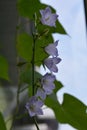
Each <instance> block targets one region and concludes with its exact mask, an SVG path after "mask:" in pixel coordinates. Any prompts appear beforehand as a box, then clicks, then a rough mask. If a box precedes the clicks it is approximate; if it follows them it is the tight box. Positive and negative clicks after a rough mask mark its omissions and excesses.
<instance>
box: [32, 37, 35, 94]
mask: <svg viewBox="0 0 87 130" xmlns="http://www.w3.org/2000/svg"><path fill="white" fill-rule="evenodd" d="M32 53H33V54H32V95H34V90H35V88H34V80H35V79H34V63H35V37H34V35H33V46H32Z"/></svg>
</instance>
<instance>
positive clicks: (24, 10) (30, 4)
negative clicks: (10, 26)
mask: <svg viewBox="0 0 87 130" xmlns="http://www.w3.org/2000/svg"><path fill="white" fill-rule="evenodd" d="M17 6H18V11H19V14H20V15H21V16H23V17H28V18H29V19H33V17H34V14H35V13H36V14H37V17H38V18H39V17H40V12H39V11H40V9H45V8H46V7H47V6H48V5H45V4H42V3H40V1H39V0H18V4H17ZM50 8H51V9H52V12H53V13H56V11H55V9H54V8H52V7H51V6H50ZM41 26H42V24H41ZM41 26H40V28H42V27H41ZM45 27H46V26H45ZM47 27H48V28H50V33H60V34H67V33H66V31H65V29H64V28H63V26H62V25H61V23H60V22H59V21H58V20H57V22H56V28H55V27H49V26H47Z"/></svg>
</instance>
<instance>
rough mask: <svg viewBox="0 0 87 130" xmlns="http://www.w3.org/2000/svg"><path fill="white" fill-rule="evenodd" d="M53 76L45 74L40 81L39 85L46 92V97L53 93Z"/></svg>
mask: <svg viewBox="0 0 87 130" xmlns="http://www.w3.org/2000/svg"><path fill="white" fill-rule="evenodd" d="M55 79H56V78H55V76H54V75H52V74H49V73H46V74H45V75H44V76H43V77H42V79H41V85H42V87H43V89H44V91H45V92H46V94H47V95H49V94H51V93H52V92H53V89H54V88H55V84H54V83H53V82H54V80H55Z"/></svg>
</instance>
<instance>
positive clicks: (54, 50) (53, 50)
mask: <svg viewBox="0 0 87 130" xmlns="http://www.w3.org/2000/svg"><path fill="white" fill-rule="evenodd" d="M57 45H58V41H56V42H54V43H52V44H49V45H48V46H46V47H45V51H46V52H47V53H48V54H49V55H51V56H53V57H54V56H56V57H57V56H58V50H57V48H56V46H57Z"/></svg>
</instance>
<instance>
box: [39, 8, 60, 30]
mask: <svg viewBox="0 0 87 130" xmlns="http://www.w3.org/2000/svg"><path fill="white" fill-rule="evenodd" d="M40 14H41V16H42V17H41V22H42V24H44V25H48V26H51V27H52V26H54V27H55V26H56V25H55V22H56V20H57V17H58V15H57V14H55V13H51V9H50V7H47V8H46V9H45V10H40Z"/></svg>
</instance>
